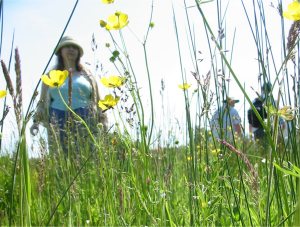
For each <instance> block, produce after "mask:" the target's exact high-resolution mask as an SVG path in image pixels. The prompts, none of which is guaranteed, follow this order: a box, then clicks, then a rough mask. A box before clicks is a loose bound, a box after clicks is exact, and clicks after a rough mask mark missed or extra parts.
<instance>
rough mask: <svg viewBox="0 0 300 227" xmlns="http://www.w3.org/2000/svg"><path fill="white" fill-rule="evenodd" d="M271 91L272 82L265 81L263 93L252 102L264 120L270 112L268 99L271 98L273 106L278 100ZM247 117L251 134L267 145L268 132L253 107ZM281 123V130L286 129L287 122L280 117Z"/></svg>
mask: <svg viewBox="0 0 300 227" xmlns="http://www.w3.org/2000/svg"><path fill="white" fill-rule="evenodd" d="M271 91H272V84H271V83H270V82H267V83H264V84H263V86H262V87H261V95H260V96H259V97H257V98H255V99H254V100H253V102H252V104H253V105H254V107H255V108H256V110H257V112H258V113H259V115H260V117H261V118H262V120H263V121H264V120H265V119H267V118H268V114H267V111H266V109H265V106H266V105H267V99H268V98H269V99H270V103H272V105H273V106H276V101H274V99H273V97H272V95H271ZM247 117H248V123H249V133H250V135H254V139H255V140H257V141H259V142H260V143H261V144H262V145H264V146H265V145H266V144H267V138H266V132H265V130H264V128H263V126H262V124H261V123H260V121H259V120H258V118H257V116H256V115H255V113H254V111H253V109H252V108H250V109H249V110H248V111H247ZM279 125H280V127H281V130H284V129H285V122H284V120H283V119H282V118H279Z"/></svg>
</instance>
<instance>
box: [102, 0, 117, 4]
mask: <svg viewBox="0 0 300 227" xmlns="http://www.w3.org/2000/svg"><path fill="white" fill-rule="evenodd" d="M114 1H115V0H102V3H104V4H111V3H114Z"/></svg>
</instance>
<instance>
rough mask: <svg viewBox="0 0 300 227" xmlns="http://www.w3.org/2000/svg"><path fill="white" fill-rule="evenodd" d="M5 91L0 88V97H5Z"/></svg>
mask: <svg viewBox="0 0 300 227" xmlns="http://www.w3.org/2000/svg"><path fill="white" fill-rule="evenodd" d="M6 94H7V92H6V91H5V90H0V98H3V97H5V96H6Z"/></svg>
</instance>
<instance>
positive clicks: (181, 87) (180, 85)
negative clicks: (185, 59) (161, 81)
mask: <svg viewBox="0 0 300 227" xmlns="http://www.w3.org/2000/svg"><path fill="white" fill-rule="evenodd" d="M178 87H179V88H180V89H182V90H187V89H189V88H190V87H191V85H190V84H187V83H183V84H179V85H178Z"/></svg>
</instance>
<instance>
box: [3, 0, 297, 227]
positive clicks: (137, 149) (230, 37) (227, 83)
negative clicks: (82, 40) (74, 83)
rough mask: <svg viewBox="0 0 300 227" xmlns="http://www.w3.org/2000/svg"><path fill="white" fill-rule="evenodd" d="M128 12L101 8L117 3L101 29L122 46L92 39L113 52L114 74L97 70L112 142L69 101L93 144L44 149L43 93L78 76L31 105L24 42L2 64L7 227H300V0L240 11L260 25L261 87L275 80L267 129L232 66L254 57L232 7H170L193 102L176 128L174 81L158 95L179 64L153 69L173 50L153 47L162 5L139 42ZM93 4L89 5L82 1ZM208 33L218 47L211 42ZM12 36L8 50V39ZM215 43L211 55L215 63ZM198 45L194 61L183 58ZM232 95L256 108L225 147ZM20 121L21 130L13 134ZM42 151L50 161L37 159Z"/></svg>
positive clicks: (57, 80)
mask: <svg viewBox="0 0 300 227" xmlns="http://www.w3.org/2000/svg"><path fill="white" fill-rule="evenodd" d="M118 1H121V0H98V5H99V7H104V6H105V7H106V8H107V9H110V10H112V11H113V12H114V13H112V14H110V15H109V16H107V17H102V15H99V20H98V21H97V24H98V29H99V30H101V31H102V32H105V34H107V36H106V37H109V38H108V39H107V40H101V42H98V41H97V40H96V39H95V38H94V37H93V39H92V47H93V48H95V49H96V48H97V45H98V43H101V45H103V47H104V46H105V50H106V52H107V53H108V55H109V56H110V57H109V59H108V61H107V62H108V63H107V64H109V67H110V70H107V71H106V72H105V73H104V71H105V69H106V68H108V65H107V66H106V65H101V67H102V68H104V69H102V70H99V69H100V68H101V67H100V66H99V65H98V64H96V65H95V69H94V71H95V72H97V75H98V77H99V78H98V83H99V85H101V86H102V87H103V88H104V89H103V91H104V92H102V93H101V99H100V100H98V111H99V112H100V111H102V112H103V113H106V114H107V116H108V118H109V125H108V127H107V128H105V127H104V126H103V125H102V124H101V123H99V124H98V125H97V128H98V129H99V132H101V133H95V132H94V131H92V130H90V128H89V127H88V125H87V124H86V122H85V121H84V120H83V119H82V118H80V117H79V116H78V115H77V114H76V113H75V112H74V111H73V110H72V109H71V108H70V107H69V105H68V102H67V101H64V100H63V98H62V96H61V98H62V100H63V101H64V104H65V106H66V107H67V108H68V110H69V112H70V115H71V117H72V118H73V119H74V120H76V121H78V122H79V123H80V124H82V125H83V127H85V129H86V130H87V132H88V133H87V136H86V137H85V138H78V137H76V136H75V135H70V138H71V139H70V141H69V142H70V143H69V144H71V145H70V146H71V147H73V148H74V152H69V153H68V154H67V155H64V154H63V152H60V151H59V149H58V152H56V153H55V154H54V153H53V152H49V149H48V147H49V144H48V141H47V136H46V135H45V133H40V134H39V137H38V140H35V143H34V144H33V145H32V144H31V143H30V142H29V141H32V138H31V135H30V134H29V133H28V128H29V127H30V126H31V125H32V117H33V115H34V113H35V110H36V105H37V100H38V97H39V95H40V94H39V91H40V89H39V88H40V86H41V85H44V86H49V87H51V88H54V89H57V90H58V93H59V94H60V95H61V93H60V86H61V85H62V84H63V83H64V81H65V80H66V78H68V77H69V76H70V72H69V71H67V70H65V71H60V70H51V67H49V65H47V66H46V68H45V71H44V72H41V74H40V80H39V82H38V83H37V84H36V85H35V90H33V91H32V93H31V94H27V93H26V97H28V96H29V95H30V101H29V102H28V105H25V104H24V95H25V94H24V92H23V88H24V86H25V85H24V84H25V83H24V82H25V81H26V79H25V78H24V77H23V75H22V67H23V65H22V64H21V63H22V55H21V53H22V49H21V48H15V47H14V46H13V45H12V47H11V53H10V58H9V59H6V58H3V57H2V56H1V68H2V70H1V74H2V77H3V78H4V81H5V82H6V84H0V105H1V110H2V113H1V114H0V128H1V137H0V148H1V152H0V168H1V171H0V225H1V226H50V225H51V226H66V225H68V226H300V204H299V200H300V186H299V178H300V155H299V154H300V139H299V138H300V136H299V123H300V122H299V104H300V71H299V67H300V65H299V60H300V57H299V56H300V55H299V32H300V2H299V1H297V0H291V1H282V0H278V1H265V0H253V1H244V0H232V1H239V2H240V6H241V7H240V9H239V10H241V12H239V13H241V14H242V15H243V17H244V18H245V20H246V21H247V23H246V24H244V25H243V27H244V28H247V29H248V30H249V32H250V33H249V34H251V35H250V36H249V37H248V40H243V41H242V42H243V45H244V46H245V47H246V46H247V45H249V46H250V43H251V45H253V46H254V47H255V48H253V49H255V51H254V53H256V54H254V55H253V56H252V59H255V62H256V66H257V68H258V71H257V74H256V75H253V77H256V78H257V80H256V81H257V87H259V88H260V87H261V86H262V85H263V84H264V83H267V82H269V83H271V85H272V86H271V90H272V91H271V94H272V97H273V98H274V100H276V101H275V102H268V103H267V104H266V105H265V106H264V108H265V110H266V112H267V113H268V114H267V119H266V120H264V119H262V117H260V116H259V113H258V111H257V110H256V109H255V106H254V105H253V104H252V100H253V99H254V97H253V95H252V94H257V96H259V95H260V92H261V91H259V90H258V89H256V88H253V87H251V89H252V90H253V93H252V94H251V95H250V93H249V92H248V88H250V86H248V85H247V84H245V83H243V82H241V79H242V77H243V75H242V73H241V70H240V69H238V66H237V65H236V64H234V63H233V62H234V60H235V58H239V57H240V58H241V56H235V55H234V51H235V48H234V47H235V42H237V41H236V40H235V39H239V33H238V31H236V30H231V29H228V27H229V25H228V23H231V20H236V21H237V20H239V18H232V17H229V16H228V15H227V12H228V11H229V10H230V7H231V5H230V2H231V1H230V0H195V1H188V0H181V1H180V4H181V6H182V9H183V12H184V17H179V16H178V12H177V11H176V9H175V8H174V7H173V8H172V7H170V9H169V10H170V12H171V15H172V17H171V18H169V19H170V21H172V22H171V23H172V28H173V30H172V31H170V32H172V36H173V37H174V40H175V41H176V42H175V45H174V47H173V49H175V50H176V53H177V54H176V56H172V57H175V58H176V59H177V62H178V65H177V66H178V69H179V70H178V72H177V73H178V75H179V77H180V78H181V80H180V81H179V82H178V84H177V86H176V88H175V89H176V92H177V94H178V96H179V97H181V98H182V99H183V100H184V102H183V104H182V105H181V104H180V102H179V101H178V103H177V106H176V110H177V111H181V112H182V115H183V116H184V117H183V119H182V120H180V121H178V122H177V123H174V121H171V120H170V119H171V118H172V110H169V109H167V106H168V105H167V104H168V98H169V97H165V96H166V92H165V91H166V88H165V86H166V85H168V80H169V81H171V80H172V76H169V77H168V78H169V79H165V80H161V87H160V89H159V92H160V94H159V96H157V94H156V92H157V91H158V89H157V87H155V86H154V85H153V83H154V80H155V79H154V75H153V74H152V73H151V72H152V68H153V67H155V68H156V69H159V68H160V67H163V64H164V58H167V57H168V56H165V55H163V54H162V56H161V59H159V61H158V62H159V63H158V64H156V65H155V66H153V65H152V64H151V60H152V61H154V60H153V58H152V55H151V54H153V53H156V52H158V53H160V51H162V50H161V49H160V48H153V43H152V44H151V48H149V42H151V38H152V37H151V33H152V32H153V31H154V30H155V29H156V27H157V26H159V21H155V10H156V7H155V5H156V0H153V1H152V7H149V10H148V12H145V13H144V16H145V18H146V19H147V20H148V22H147V23H146V24H144V30H145V33H144V34H135V33H134V32H135V31H132V29H131V28H130V25H131V24H132V23H134V20H131V15H130V14H128V13H127V12H126V10H127V9H126V6H124V8H117V7H116V8H114V6H115V5H116V4H117V3H118ZM123 1H124V0H123ZM130 1H143V0H130ZM163 1H165V0H163ZM5 2H6V1H4V0H2V1H1V0H0V15H1V16H2V17H0V20H1V21H2V23H0V26H5V20H4V19H3V15H5ZM78 2H79V0H76V1H75V0H74V7H73V8H72V9H66V14H69V16H68V20H67V21H62V22H61V23H62V24H63V25H65V27H64V28H63V29H62V31H61V36H60V39H61V38H62V37H63V36H64V35H65V32H66V29H67V28H68V26H69V22H70V21H72V19H73V17H74V12H76V10H77V9H76V7H77V4H78ZM170 2H172V3H175V2H177V0H173V1H170ZM266 2H268V3H266ZM81 4H89V1H86V0H85V1H83V0H82V1H81ZM171 5H172V4H171ZM207 6H210V7H213V8H214V9H215V10H214V12H215V14H213V15H212V14H209V15H208V14H207V11H206V7H207ZM270 9H272V12H273V13H274V15H275V17H276V18H277V20H276V21H277V22H278V23H276V24H273V26H275V27H276V28H277V29H278V31H280V32H278V34H276V35H275V36H271V35H269V34H270V30H271V26H270V24H269V23H268V21H269V18H268V14H267V13H266V11H267V10H270ZM137 10H138V9H137ZM192 14H193V16H192ZM231 15H232V14H231ZM195 16H196V17H195ZM194 18H197V19H194ZM211 18H214V20H213V22H212V19H211ZM32 26H34V24H33V25H32ZM80 26H84V25H80ZM80 26H79V28H78V29H79V30H78V32H79V33H80ZM182 26H184V28H185V29H184V30H182V29H180V28H181V27H182ZM199 33H201V34H202V35H203V37H205V38H204V39H200V40H199V39H198V35H199ZM87 35H90V34H87ZM128 37H131V38H130V39H133V38H132V37H143V39H141V38H139V39H136V40H135V41H136V42H138V44H139V49H137V48H131V47H132V46H130V45H128V43H127V42H128ZM41 38H42V37H41ZM183 38H184V40H185V43H183V41H182V40H183ZM0 39H1V42H0V45H1V46H2V45H4V44H3V43H2V36H1V37H0ZM274 39H276V40H277V41H278V40H280V41H279V45H278V42H277V43H276V44H277V46H275V45H274V46H273V43H275V41H274ZM59 41H60V40H57V44H58V43H59ZM154 46H155V45H154ZM202 46H205V47H206V48H207V50H208V51H207V52H206V55H205V57H203V55H204V54H203V52H204V51H203V50H202ZM186 47H188V52H189V55H188V56H187V55H185V54H183V52H184V51H186V49H185V48H186ZM184 49H185V50H184ZM54 50H55V48H54ZM54 50H53V53H54ZM245 50H246V49H245ZM245 52H246V51H245ZM137 53H142V56H143V58H141V59H139V62H136V58H134V56H135V55H136V54H137ZM245 54H246V53H245ZM52 57H53V54H52V56H51V58H52ZM95 58H97V55H96V54H95ZM187 61H188V62H189V65H186V64H185V62H187ZM141 62H142V63H141ZM204 62H205V65H204ZM48 63H49V62H48ZM159 64H161V65H159ZM174 64H175V63H174ZM176 64H177V63H176ZM246 64H247V62H246ZM137 65H139V66H142V67H143V73H141V72H140V71H139V70H138V73H137V69H136V67H137ZM91 67H93V66H91ZM174 67H175V66H174ZM242 70H243V71H245V72H246V71H247V70H250V69H247V68H245V69H242ZM141 80H143V86H141ZM233 87H235V89H237V90H238V91H239V92H240V94H242V95H241V97H238V98H239V100H240V101H241V102H243V103H244V106H245V107H244V108H245V109H244V111H241V112H243V114H240V115H241V119H242V122H243V123H242V135H237V134H236V133H235V132H234V130H233V127H229V130H230V131H231V135H232V137H231V139H229V138H228V137H226V136H224V135H223V134H222V133H221V136H220V137H216V136H215V135H214V134H213V133H212V130H211V129H212V127H211V123H210V120H211V119H212V115H213V112H214V111H215V110H218V109H220V108H221V106H222V105H223V100H226V98H227V97H229V96H230V94H231V90H232V89H233ZM246 87H247V89H246ZM155 97H160V98H161V100H162V104H161V105H160V108H159V109H160V111H161V113H162V114H161V116H157V115H156V111H157V103H158V102H160V100H158V98H155ZM172 98H173V99H176V97H172ZM246 106H247V107H246ZM248 107H249V108H252V109H253V110H254V112H255V114H256V116H257V117H258V119H259V121H260V122H261V124H262V125H263V129H264V131H265V133H266V137H265V141H263V142H264V144H263V145H262V144H261V143H260V141H258V140H255V139H254V138H253V135H252V134H251V133H249V130H248V125H247V124H246V122H247V116H246V111H247V109H246V108H248ZM162 118H163V119H162ZM11 119H13V123H12V122H11ZM161 119H162V120H161ZM281 121H283V122H284V125H285V127H284V128H283V127H281V124H280V122H281ZM11 124H14V125H16V127H15V128H14V129H12V127H11ZM6 130H11V131H12V130H13V132H12V133H13V135H14V136H13V140H12V141H11V142H10V143H11V145H10V146H8V147H7V146H4V145H3V143H4V142H5V143H6V144H7V143H9V142H7V141H5V140H6V139H8V138H7V137H4V136H2V135H4V134H5V131H6ZM51 142H52V143H56V142H57V143H59V140H53V141H51ZM90 144H92V146H90ZM32 146H34V147H32ZM32 150H35V151H37V155H35V156H33V155H31V152H32Z"/></svg>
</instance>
